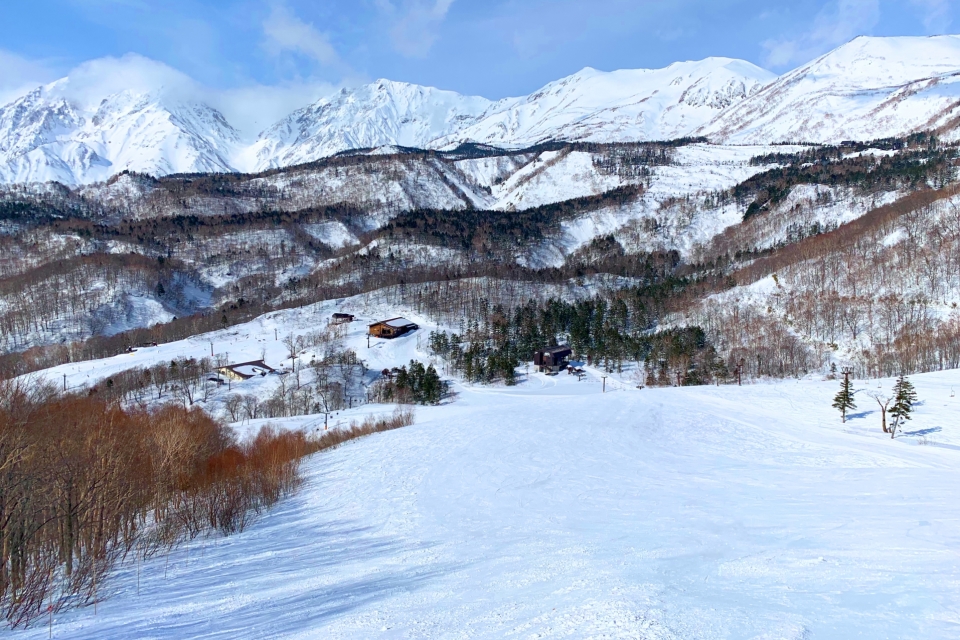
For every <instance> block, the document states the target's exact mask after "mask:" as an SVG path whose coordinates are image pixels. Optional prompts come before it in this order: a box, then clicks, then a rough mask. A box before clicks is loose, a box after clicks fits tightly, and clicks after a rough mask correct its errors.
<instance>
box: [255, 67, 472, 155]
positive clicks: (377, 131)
mask: <svg viewBox="0 0 960 640" xmlns="http://www.w3.org/2000/svg"><path fill="white" fill-rule="evenodd" d="M489 105H490V101H489V100H486V99H485V98H478V97H466V96H461V95H460V94H458V93H454V92H452V91H440V90H439V89H434V88H432V87H421V86H418V85H413V84H407V83H403V82H391V81H389V80H378V81H377V82H374V83H373V84H368V85H364V86H362V87H359V88H357V89H352V90H351V89H343V90H342V91H340V92H338V93H336V94H334V95H333V96H330V97H328V98H323V99H321V100H319V101H318V102H316V103H315V104H312V105H310V106H308V107H304V108H303V109H300V110H299V111H296V112H294V113H292V114H291V115H290V116H288V117H286V118H284V119H283V120H281V121H280V122H278V123H277V124H275V125H273V126H272V127H270V128H269V129H267V130H266V131H264V132H263V133H262V134H260V138H259V139H258V140H257V142H256V143H255V144H254V145H253V146H252V147H251V148H249V149H246V150H245V151H244V152H243V154H242V160H241V163H242V164H245V165H246V166H245V167H243V168H245V169H248V170H258V171H259V170H263V169H271V168H274V167H286V166H290V165H294V164H302V163H304V162H310V161H311V160H316V159H318V158H324V157H327V156H332V155H335V154H337V153H339V152H341V151H347V150H350V149H366V148H374V147H383V146H389V145H399V146H404V147H416V148H428V147H430V146H431V142H432V141H433V140H435V139H436V138H438V137H441V136H443V135H444V134H447V133H449V132H450V131H453V130H456V129H457V128H458V127H460V126H462V123H463V121H465V120H470V119H472V118H474V117H476V116H477V115H479V114H480V113H483V111H484V110H485V109H486V108H487V107H488V106H489Z"/></svg>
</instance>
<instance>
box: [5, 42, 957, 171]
mask: <svg viewBox="0 0 960 640" xmlns="http://www.w3.org/2000/svg"><path fill="white" fill-rule="evenodd" d="M83 82H88V83H89V82H90V79H89V78H85V79H80V80H78V81H77V83H73V82H72V79H71V78H70V77H67V78H64V79H62V80H59V81H57V82H54V83H51V84H49V85H46V86H44V87H39V88H37V89H35V90H33V91H31V92H29V93H28V94H26V95H24V96H21V97H20V98H18V99H17V100H15V101H13V102H11V103H9V104H7V105H5V106H3V107H0V183H25V182H45V181H58V182H62V183H64V184H69V185H80V184H90V183H94V182H101V181H104V180H106V179H108V178H109V177H110V176H112V175H116V174H117V173H120V172H121V171H123V170H130V171H136V172H140V173H149V174H151V175H156V176H162V175H167V174H170V173H207V172H237V171H240V172H260V171H264V170H268V169H274V168H283V167H288V166H293V165H298V164H303V163H308V162H311V161H315V160H319V159H322V158H325V157H330V156H334V155H337V154H338V153H342V152H349V151H355V150H360V149H377V148H392V147H400V148H403V147H406V148H421V149H436V150H449V149H454V148H456V147H458V146H459V145H462V144H482V145H490V146H494V147H499V148H504V149H511V148H514V149H519V148H525V147H529V146H532V145H536V144H540V143H543V142H547V141H557V140H564V141H570V142H601V143H603V142H646V141H653V140H669V139H676V138H682V137H705V138H707V139H709V140H711V141H712V142H718V143H733V144H771V143H777V142H783V141H801V142H810V143H827V144H829V143H836V142H839V141H841V140H870V139H877V138H884V137H895V136H902V135H907V134H910V133H914V132H917V131H921V130H932V131H934V132H937V133H939V134H941V135H942V136H946V137H947V138H948V139H952V138H955V137H957V135H958V134H957V130H958V123H960V36H933V37H927V38H917V37H896V38H868V37H860V38H856V39H854V40H852V41H851V42H848V43H846V44H844V45H842V46H840V47H838V48H837V49H835V50H833V51H831V52H829V53H827V54H824V55H823V56H820V57H819V58H817V59H816V60H813V61H811V62H810V63H807V64H806V65H802V66H801V67H799V68H797V69H795V70H793V71H790V72H788V73H786V74H784V75H782V76H779V77H777V76H775V75H774V74H772V73H770V72H769V71H766V70H764V69H761V68H760V67H757V66H756V65H753V64H752V63H749V62H746V61H743V60H736V59H731V58H722V57H714V58H706V59H704V60H698V61H686V62H675V63H673V64H671V65H668V66H667V67H664V68H662V69H621V70H616V71H609V72H605V71H598V70H596V69H593V68H590V67H585V68H584V69H582V70H580V71H578V72H577V73H574V74H571V75H569V76H567V77H565V78H561V79H559V80H556V81H554V82H551V83H548V84H547V85H545V86H543V87H541V88H540V89H539V90H537V91H535V92H533V93H531V94H529V95H527V96H519V97H514V98H504V99H501V100H497V101H491V100H488V99H486V98H483V97H479V96H464V95H461V94H459V93H456V92H452V91H445V90H442V89H438V88H435V87H426V86H421V85H415V84H410V83H403V82H396V81H391V80H386V79H380V80H377V81H375V82H372V83H369V84H366V85H362V86H359V87H354V88H344V89H341V90H340V91H338V92H337V93H335V94H333V95H331V96H327V97H324V98H322V99H320V100H318V101H316V102H314V103H313V104H310V105H307V106H305V107H302V108H300V109H298V110H296V111H294V112H293V113H291V114H290V115H288V116H286V117H285V118H283V119H281V120H280V121H279V122H277V123H275V124H273V125H272V126H270V127H268V128H267V129H265V130H264V131H263V132H261V134H260V135H259V137H258V138H257V139H256V141H255V142H254V143H252V144H249V145H247V144H244V143H242V142H241V141H240V136H239V132H238V131H237V130H236V129H235V128H234V127H233V126H232V125H231V124H230V123H229V122H228V121H227V119H226V118H225V117H224V116H223V114H222V113H220V112H219V111H218V110H217V109H215V108H213V107H211V106H209V105H208V104H206V103H204V102H203V101H201V100H197V99H196V97H195V96H194V97H193V98H185V97H182V96H181V97H177V96H171V95H168V94H169V92H165V91H164V90H163V88H162V87H161V88H158V89H156V90H153V91H148V90H144V89H142V88H141V89H139V90H132V89H128V90H123V91H119V92H116V91H114V92H113V93H110V94H108V95H105V96H97V98H98V100H93V99H92V97H91V96H89V95H88V96H87V101H86V103H83V101H81V100H78V99H76V98H75V94H76V93H77V92H78V91H79V92H80V93H82V89H83V86H82V83H83ZM74 85H81V86H74ZM87 93H88V94H89V91H88V92H87ZM194 93H196V92H194Z"/></svg>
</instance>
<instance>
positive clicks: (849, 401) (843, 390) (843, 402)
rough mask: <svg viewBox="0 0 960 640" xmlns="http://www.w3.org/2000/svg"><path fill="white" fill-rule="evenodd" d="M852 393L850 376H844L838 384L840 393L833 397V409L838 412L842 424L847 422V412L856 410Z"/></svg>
mask: <svg viewBox="0 0 960 640" xmlns="http://www.w3.org/2000/svg"><path fill="white" fill-rule="evenodd" d="M853 393H854V392H853V383H852V382H850V376H848V375H844V376H843V382H841V383H840V391H838V392H837V395H835V396H834V397H833V408H834V409H837V410H839V411H840V416H841V418H842V420H843V422H844V423H846V422H847V411H848V410H850V409H856V408H857V403H856V402H854V400H853Z"/></svg>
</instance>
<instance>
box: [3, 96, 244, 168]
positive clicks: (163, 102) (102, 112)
mask: <svg viewBox="0 0 960 640" xmlns="http://www.w3.org/2000/svg"><path fill="white" fill-rule="evenodd" d="M75 91H76V89H75V87H72V86H71V84H70V81H69V79H64V80H60V81H58V82H55V83H52V84H50V85H46V86H44V87H41V88H38V89H35V90H34V91H32V92H30V93H28V94H27V95H25V96H23V97H22V98H20V99H18V100H16V101H14V102H13V103H11V104H9V105H7V106H5V107H2V108H0V182H42V181H48V180H56V181H59V182H62V183H64V184H69V185H75V184H85V183H90V182H94V181H101V180H106V179H107V178H109V177H110V176H112V175H115V174H117V173H119V172H121V171H123V170H125V169H129V170H132V171H137V172H143V173H149V174H152V175H166V174H170V173H193V172H217V171H231V170H232V168H231V165H230V161H229V158H230V156H231V155H232V154H233V153H234V152H235V148H236V146H237V145H238V143H239V137H238V134H237V132H236V131H235V130H234V129H233V127H231V126H230V124H229V123H227V121H226V120H225V119H224V117H223V115H222V114H220V113H219V112H218V111H216V110H215V109H213V108H212V107H209V106H207V105H204V104H202V103H196V102H187V101H181V100H177V99H173V98H168V97H165V96H163V95H162V94H161V92H159V91H157V92H141V91H123V92H120V93H115V94H111V95H108V96H104V97H103V98H102V100H100V101H99V102H98V103H93V104H84V103H82V102H81V101H78V100H75V99H73V98H72V95H73V94H74V93H75Z"/></svg>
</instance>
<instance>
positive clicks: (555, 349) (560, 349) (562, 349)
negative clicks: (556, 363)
mask: <svg viewBox="0 0 960 640" xmlns="http://www.w3.org/2000/svg"><path fill="white" fill-rule="evenodd" d="M565 351H571V349H570V347H567V346H561V347H550V348H549V349H541V350H540V353H550V354H555V353H563V352H565Z"/></svg>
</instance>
